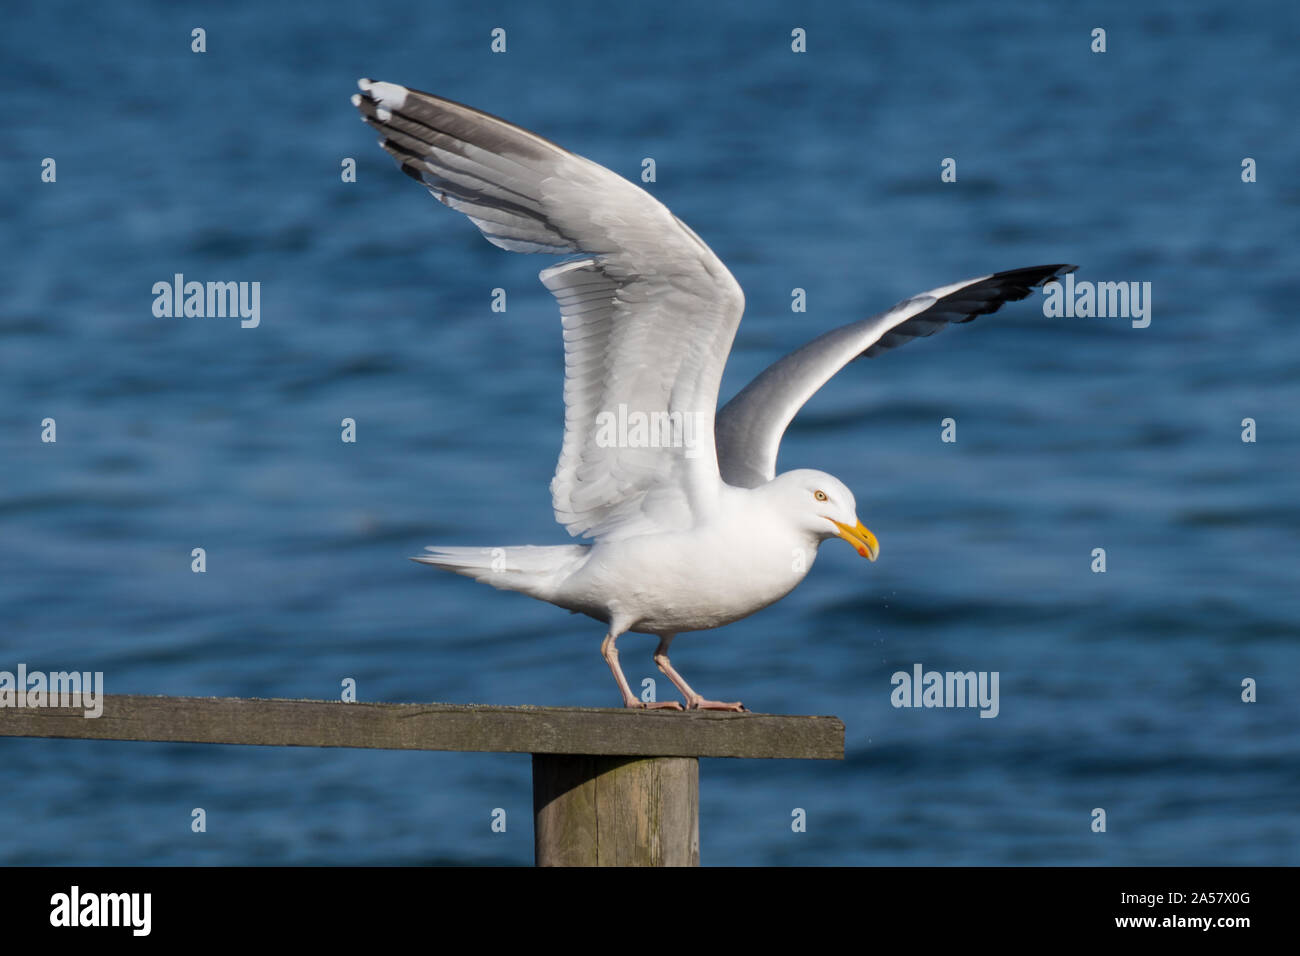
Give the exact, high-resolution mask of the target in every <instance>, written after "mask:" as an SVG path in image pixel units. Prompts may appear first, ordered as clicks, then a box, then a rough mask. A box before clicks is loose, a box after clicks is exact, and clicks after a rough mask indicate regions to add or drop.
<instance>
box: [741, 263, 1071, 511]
mask: <svg viewBox="0 0 1300 956" xmlns="http://www.w3.org/2000/svg"><path fill="white" fill-rule="evenodd" d="M1075 268H1076V267H1075V266H1070V265H1053V266H1033V267H1031V268H1028V269H1012V270H1010V271H1008V272H995V273H994V274H993V275H990V276H984V277H983V278H980V279H968V280H967V281H965V282H956V283H953V284H952V285H947V286H943V287H942V288H939V289H931V290H930V291H929V292H923V293H922V294H921V295H917V296H913V297H912V298H910V299H904V300H903V301H902V302H900V303H898V305H896V306H894V307H893V308H892V309H890V310H889V311H888V312H882V313H880V314H879V315H875V316H872V317H871V318H869V319H864V320H863V321H861V322H854V323H852V324H850V325H845V326H841V327H840V328H838V329H834V330H832V331H830V332H827V333H826V334H825V335H823V336H820V337H819V338H816V339H813V340H812V341H811V342H809V343H808V344H807V345H805V346H803V348H800V349H797V350H796V351H794V352H791V353H790V354H789V355H787V356H786V357H785V358H783V359H781V360H780V361H778V362H776V363H775V364H773V365H770V366H768V367H767V368H766V369H764V370H763V372H762V373H760V374H759V376H758V377H757V378H755V379H754V380H753V381H752V382H750V383H749V384H748V385H747V386H745V388H744V389H742V390H741V391H740V393H739V394H737V395H736V397H735V398H733V399H732V400H731V401H730V402H728V403H727V404H726V405H725V406H724V407H723V409H722V410H721V411H719V412H718V420H717V427H716V434H717V447H718V465H719V467H720V469H721V472H722V479H723V480H724V481H726V482H727V483H728V484H731V485H738V486H741V487H745V488H753V487H755V486H757V485H761V484H763V483H764V482H766V481H771V480H772V479H773V478H774V477H776V456H777V452H778V450H779V449H780V447H781V436H782V435H784V434H785V430H786V427H787V426H788V425H789V424H790V422H791V420H792V419H793V418H794V416H795V415H796V414H797V413H798V411H799V409H801V408H802V407H803V406H804V403H805V402H807V401H808V399H810V398H812V397H813V395H814V394H816V392H817V390H818V389H819V388H821V387H822V386H823V385H825V384H826V383H827V382H829V381H830V380H831V377H832V376H833V375H834V374H835V373H836V372H838V371H839V370H840V369H842V368H843V367H844V366H845V365H848V364H849V362H851V361H853V360H854V359H856V358H862V357H864V356H865V357H867V358H871V357H872V356H875V355H879V354H880V353H881V352H884V351H886V350H887V349H892V348H894V347H895V346H898V345H902V344H903V343H905V342H910V341H912V339H915V338H918V337H920V336H923V335H933V334H934V333H935V332H938V331H939V330H940V329H942V328H944V327H945V326H946V325H948V324H949V323H950V322H969V321H970V320H971V319H973V318H975V317H976V316H977V315H988V314H989V313H990V312H996V311H997V310H998V309H999V308H1000V307H1001V306H1002V303H1004V302H1014V301H1015V300H1017V299H1023V298H1024V297H1025V296H1027V295H1029V293H1030V290H1032V289H1034V288H1035V287H1037V286H1040V285H1042V284H1043V283H1045V282H1048V281H1050V280H1052V279H1055V278H1057V277H1058V276H1063V275H1065V274H1066V273H1067V272H1073V271H1074V270H1075Z"/></svg>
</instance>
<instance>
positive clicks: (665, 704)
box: [600, 626, 682, 710]
mask: <svg viewBox="0 0 1300 956" xmlns="http://www.w3.org/2000/svg"><path fill="white" fill-rule="evenodd" d="M621 633H622V632H621V631H615V630H614V628H613V627H612V626H611V627H610V630H609V633H608V634H606V635H605V640H604V641H603V642H602V643H601V645H600V653H601V656H602V657H604V658H605V663H606V664H608V665H609V669H610V670H611V671H613V673H614V680H616V681H618V689H619V690H621V691H622V692H623V706H624V707H632V708H635V709H637V710H681V709H682V705H681V704H679V703H677V701H675V700H665V701H659V702H657V703H653V704H649V703H646V702H645V701H643V700H640V699H639V698H638V697H637V696H636V695H635V694H633V693H632V688H631V687H629V686H628V685H627V678H626V677H624V676H623V668H621V667H619V666H618V648H617V647H615V646H614V642H615V641H616V640H618V636H619V634H621Z"/></svg>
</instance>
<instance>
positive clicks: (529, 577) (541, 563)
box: [411, 544, 591, 601]
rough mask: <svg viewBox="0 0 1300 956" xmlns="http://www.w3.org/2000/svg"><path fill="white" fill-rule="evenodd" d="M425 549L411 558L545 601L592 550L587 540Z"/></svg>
mask: <svg viewBox="0 0 1300 956" xmlns="http://www.w3.org/2000/svg"><path fill="white" fill-rule="evenodd" d="M425 550H426V551H428V552H429V553H428V554H424V555H420V556H419V557H416V558H412V559H411V560H412V561H418V562H419V563H421V564H431V565H433V566H434V567H435V568H442V569H443V570H444V571H454V572H455V573H456V574H463V575H465V577H467V578H473V579H474V580H476V581H482V582H483V583H484V584H490V585H492V586H493V587H494V588H500V589H501V590H503V591H518V592H520V593H521V594H527V595H528V596H530V597H535V598H538V599H540V600H543V601H550V600H551V599H552V597H554V596H555V594H556V593H557V590H558V588H559V586H560V585H561V584H562V583H563V582H564V581H565V580H566V579H567V578H568V577H569V575H571V574H573V572H574V571H576V570H578V568H580V567H582V565H583V564H584V563H586V561H587V556H588V554H590V553H591V547H590V545H585V544H562V545H557V546H554V547H538V546H536V545H531V544H529V545H521V546H517V547H509V548H425Z"/></svg>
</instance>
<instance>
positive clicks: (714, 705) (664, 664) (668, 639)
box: [655, 634, 745, 710]
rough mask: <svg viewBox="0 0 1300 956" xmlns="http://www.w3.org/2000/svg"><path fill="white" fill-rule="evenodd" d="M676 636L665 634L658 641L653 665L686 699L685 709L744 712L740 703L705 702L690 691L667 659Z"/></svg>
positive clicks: (689, 687) (689, 686) (688, 685)
mask: <svg viewBox="0 0 1300 956" xmlns="http://www.w3.org/2000/svg"><path fill="white" fill-rule="evenodd" d="M676 636H677V635H676V634H665V635H663V636H662V637H661V638H660V639H659V647H658V649H657V650H656V651H655V663H656V664H658V665H659V669H660V670H661V671H663V672H664V673H665V674H667V675H668V679H669V680H670V681H672V682H673V683H674V684H676V685H677V689H678V690H679V691H681V692H682V696H683V697H685V698H686V709H687V710H744V709H745V707H744V705H743V704H741V703H740V701H735V702H734V703H730V704H727V703H724V702H722V701H720V700H705V699H704V698H703V697H701V696H700V695H699V694H697V693H695V691H693V690H692V689H691V685H690V684H688V683H686V681H685V680H684V679H683V678H682V675H681V674H679V673H677V669H676V668H675V667H673V664H672V661H670V660H669V659H668V645H669V644H671V643H672V642H673V638H674V637H676Z"/></svg>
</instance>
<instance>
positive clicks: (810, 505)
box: [768, 468, 880, 561]
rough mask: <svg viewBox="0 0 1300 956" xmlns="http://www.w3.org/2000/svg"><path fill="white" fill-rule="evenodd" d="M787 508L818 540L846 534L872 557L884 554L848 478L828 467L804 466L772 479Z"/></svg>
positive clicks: (770, 485) (772, 487)
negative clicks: (842, 478)
mask: <svg viewBox="0 0 1300 956" xmlns="http://www.w3.org/2000/svg"><path fill="white" fill-rule="evenodd" d="M768 488H769V489H770V491H769V493H770V494H773V495H775V496H776V497H778V498H779V500H780V501H781V503H782V506H783V510H785V511H787V512H788V513H789V514H791V515H792V516H794V517H795V519H796V520H797V521H798V522H799V526H800V527H801V528H802V529H803V530H805V531H807V532H808V533H809V534H811V535H813V536H814V537H815V538H816V539H817V540H818V541H825V540H826V539H827V538H843V539H844V540H845V541H847V542H848V543H849V544H851V545H853V549H854V550H855V551H857V552H858V554H860V555H862V556H863V557H864V558H866V559H867V560H868V561H874V560H876V557H877V555H879V554H880V543H879V542H878V541H876V536H875V535H874V534H872V533H871V532H870V531H869V530H867V527H866V525H864V524H863V523H862V521H861V520H859V518H858V504H857V502H856V501H854V499H853V492H851V491H849V489H848V487H847V486H846V485H845V484H844V482H842V481H840V480H839V479H838V478H836V477H835V476H834V475H828V474H826V472H824V471H814V470H812V469H810V468H801V469H798V470H797V471H787V472H786V473H785V474H783V475H778V476H777V477H776V478H775V479H773V480H772V481H771V482H769V483H768Z"/></svg>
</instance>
